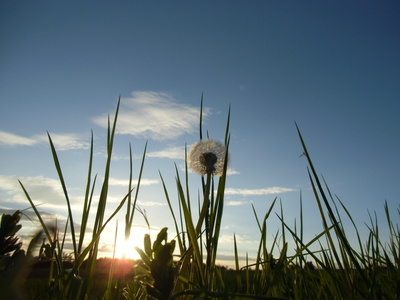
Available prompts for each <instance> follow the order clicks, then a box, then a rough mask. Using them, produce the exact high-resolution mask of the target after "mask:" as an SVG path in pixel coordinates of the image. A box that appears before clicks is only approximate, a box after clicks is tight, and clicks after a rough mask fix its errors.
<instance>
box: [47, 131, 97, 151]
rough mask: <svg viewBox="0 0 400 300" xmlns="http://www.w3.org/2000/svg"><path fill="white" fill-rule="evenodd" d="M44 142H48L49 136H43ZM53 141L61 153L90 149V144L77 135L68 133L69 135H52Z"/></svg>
mask: <svg viewBox="0 0 400 300" xmlns="http://www.w3.org/2000/svg"><path fill="white" fill-rule="evenodd" d="M41 137H42V140H45V141H46V142H47V141H48V138H47V135H44V136H41ZM50 137H51V140H52V141H53V143H54V146H55V147H56V149H57V150H59V151H65V150H78V149H89V147H90V143H89V142H88V141H87V140H84V138H83V137H82V136H81V135H79V134H75V133H67V134H59V133H53V134H50Z"/></svg>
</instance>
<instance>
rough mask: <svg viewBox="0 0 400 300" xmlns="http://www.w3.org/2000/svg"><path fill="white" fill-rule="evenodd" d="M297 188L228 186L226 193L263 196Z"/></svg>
mask: <svg viewBox="0 0 400 300" xmlns="http://www.w3.org/2000/svg"><path fill="white" fill-rule="evenodd" d="M294 191H297V190H296V189H290V188H283V187H277V186H274V187H270V188H265V189H234V188H227V189H226V190H225V194H226V195H241V196H262V195H271V194H282V193H287V192H294Z"/></svg>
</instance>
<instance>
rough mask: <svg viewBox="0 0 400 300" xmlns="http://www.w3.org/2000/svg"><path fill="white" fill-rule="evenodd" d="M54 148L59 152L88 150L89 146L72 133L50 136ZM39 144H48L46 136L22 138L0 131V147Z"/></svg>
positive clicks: (79, 136)
mask: <svg viewBox="0 0 400 300" xmlns="http://www.w3.org/2000/svg"><path fill="white" fill-rule="evenodd" d="M50 136H51V139H52V141H53V143H54V146H55V147H56V149H57V150H59V151H65V150H76V149H88V148H89V147H90V144H89V143H88V142H86V141H84V140H83V138H82V136H81V135H78V134H74V133H67V134H59V133H55V134H51V135H50ZM39 143H49V139H48V137H47V135H46V134H40V135H39V134H37V135H34V136H32V137H23V136H19V135H16V134H13V133H9V132H5V131H0V146H33V145H36V144H39Z"/></svg>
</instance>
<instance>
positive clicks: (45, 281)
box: [0, 103, 400, 300]
mask: <svg viewBox="0 0 400 300" xmlns="http://www.w3.org/2000/svg"><path fill="white" fill-rule="evenodd" d="M118 110H119V103H118V106H117V109H116V114H115V119H114V120H112V121H111V120H110V122H109V128H108V139H107V150H108V156H107V159H106V163H105V168H104V180H103V182H102V183H101V187H102V188H101V194H100V198H99V199H97V200H96V203H97V210H96V211H95V212H92V211H91V210H90V208H91V204H92V201H93V199H92V195H93V188H94V184H95V181H96V178H93V177H92V169H91V166H92V158H93V139H92V143H91V148H90V154H89V163H88V178H87V183H86V186H87V189H86V193H85V201H84V203H83V208H82V211H83V214H82V218H81V220H79V223H80V224H81V226H80V228H79V234H77V228H75V227H74V226H75V225H74V224H76V223H75V221H74V216H73V212H72V210H71V205H70V201H69V197H68V191H67V189H66V184H65V182H64V178H63V174H62V168H61V166H60V163H59V161H58V158H57V153H56V151H55V148H54V145H53V143H52V140H51V137H50V136H49V142H50V147H51V150H52V153H53V160H54V164H55V168H56V170H57V173H58V175H59V179H60V184H61V186H62V188H63V190H64V195H65V200H66V209H67V211H68V212H69V214H68V221H69V222H68V223H67V226H68V228H67V227H66V228H61V229H57V230H56V229H54V228H49V227H47V226H46V224H45V223H44V221H43V219H42V218H41V215H40V213H39V211H38V210H37V208H36V206H35V203H34V201H33V200H34V199H31V197H30V195H29V191H27V190H26V189H25V187H24V185H23V183H22V182H20V184H21V188H22V189H23V191H24V193H25V195H26V197H27V201H28V202H29V203H30V205H31V207H32V209H33V210H34V211H35V213H36V215H37V218H38V219H39V222H40V223H41V225H42V232H40V233H38V234H37V236H35V237H34V238H33V239H32V241H31V243H30V245H29V247H27V251H23V250H21V244H20V243H19V240H18V235H17V233H18V231H19V230H20V228H21V226H20V225H19V220H20V218H21V212H19V211H16V212H15V213H14V214H13V215H3V216H2V221H1V229H0V234H1V244H0V251H1V252H0V257H1V260H0V262H1V264H0V290H1V291H2V292H1V297H0V298H1V299H82V300H84V299H87V300H89V299H105V300H107V299H400V270H399V264H400V253H399V251H400V249H399V245H400V231H399V227H398V217H399V215H400V209H399V208H398V207H397V208H389V207H388V205H387V204H386V203H384V204H383V209H384V210H385V213H386V224H378V223H377V221H376V219H375V218H374V217H373V216H370V224H368V225H367V226H368V229H369V236H368V238H367V240H361V237H360V235H359V231H358V227H357V224H355V223H354V222H353V219H352V216H351V213H350V212H349V211H348V210H347V209H346V207H345V206H344V205H343V203H342V202H341V201H340V199H338V198H335V197H333V196H332V193H331V191H330V190H329V187H328V184H327V183H326V182H325V181H324V180H323V178H320V177H319V176H318V175H317V172H316V169H315V167H314V165H313V163H312V160H311V158H310V156H309V153H308V150H307V147H306V144H305V142H304V140H303V138H302V135H301V132H300V130H299V128H297V131H298V135H299V139H300V143H301V145H302V147H303V150H304V156H305V157H306V158H307V160H308V165H309V166H308V176H309V180H310V183H311V186H312V189H313V192H314V196H315V201H316V204H317V206H318V208H319V217H320V218H321V222H322V224H323V230H322V231H321V232H320V233H319V234H318V235H316V236H315V237H314V238H313V239H312V240H304V237H303V236H304V230H303V228H304V220H303V217H302V216H303V213H302V205H301V204H302V203H301V202H302V199H301V198H300V199H299V201H300V211H299V215H300V222H299V225H298V226H294V227H292V226H289V225H288V224H289V223H287V222H286V220H285V218H284V212H283V209H282V206H281V207H280V214H278V218H279V219H280V221H281V230H280V234H279V236H278V234H277V235H276V236H275V238H274V240H273V242H272V243H271V242H268V243H267V223H268V219H269V217H270V215H271V212H273V211H275V210H276V209H278V211H279V207H275V206H276V205H277V203H279V202H278V201H277V199H275V201H273V203H272V205H271V207H270V208H269V209H268V211H266V212H265V214H263V215H261V216H260V215H258V214H257V213H256V211H255V210H254V218H255V220H256V221H257V228H256V230H258V231H259V234H260V235H259V236H260V238H259V246H258V249H257V256H256V259H255V262H254V263H253V262H252V263H251V264H250V262H249V259H247V263H246V264H245V265H244V266H241V265H239V259H238V251H237V243H236V239H235V243H234V245H233V246H234V249H235V250H234V256H235V268H233V269H226V268H223V267H220V266H218V265H216V259H217V250H218V240H219V234H220V229H221V227H220V226H221V219H222V216H223V208H224V191H225V183H226V174H227V166H228V161H229V141H230V134H229V123H230V111H229V112H228V116H227V125H226V130H225V138H224V143H223V144H220V143H216V142H215V141H213V140H210V139H208V138H204V137H203V134H202V113H201V111H202V105H201V110H200V126H199V133H200V135H199V142H198V143H197V144H196V145H195V146H194V147H193V148H192V149H190V151H189V152H187V153H186V157H185V158H186V160H185V161H186V172H184V174H183V176H182V174H180V172H179V171H178V168H176V186H174V187H168V186H166V184H165V181H164V179H163V177H162V175H161V174H160V178H161V181H162V184H163V188H164V192H165V198H166V202H167V203H168V206H169V208H170V212H171V216H172V218H173V220H174V225H175V231H176V232H178V233H179V234H178V236H177V237H176V238H175V239H173V240H169V239H168V230H167V228H163V229H162V230H161V231H160V232H159V234H158V236H157V237H156V238H155V240H154V241H151V238H150V236H149V235H145V236H144V248H143V249H136V250H137V251H138V253H139V254H140V256H141V260H140V261H137V262H132V261H121V260H113V259H108V260H102V259H99V258H98V249H99V238H100V236H101V234H102V232H103V230H104V228H105V227H106V226H107V225H108V223H109V222H110V220H112V219H113V218H114V216H115V214H116V213H118V212H119V211H121V210H122V209H123V208H124V207H125V208H126V214H125V216H126V217H125V219H126V227H125V235H126V237H127V238H128V237H129V235H130V229H131V227H132V223H133V219H134V213H135V211H136V210H135V207H136V200H137V196H138V192H139V187H140V180H141V174H142V171H143V167H144V161H145V156H146V146H145V148H144V152H143V158H142V163H141V167H140V170H139V172H138V174H139V176H138V184H137V186H135V187H133V186H132V181H133V179H132V173H133V172H132V151H130V156H131V159H130V170H131V172H130V178H129V182H130V183H129V185H128V186H127V194H126V196H125V197H124V198H123V199H121V202H120V204H119V206H118V207H117V209H116V210H115V211H114V212H113V213H112V214H111V215H110V216H109V217H108V218H106V217H105V207H106V203H107V196H108V179H109V172H110V171H109V170H110V164H111V157H112V149H113V142H114V134H115V129H116V125H117V118H118ZM296 126H297V125H296ZM189 168H192V169H193V170H194V171H195V172H197V173H199V178H200V180H201V183H202V191H203V193H202V195H201V201H199V207H198V211H199V217H198V218H196V220H195V219H194V216H193V215H192V214H191V208H190V206H191V205H192V204H191V203H190V200H189V197H188V195H189V190H190V187H189V185H188V170H189ZM170 188H173V189H177V191H178V199H171V198H170V196H169V192H168V191H169V189H170ZM133 191H134V192H133ZM172 201H178V203H179V211H174V210H173V208H172V207H173V206H172ZM339 211H344V214H342V215H341V214H340V213H339ZM93 213H94V215H95V222H94V224H90V228H93V232H91V235H90V241H91V242H90V243H88V244H85V243H84V239H85V236H87V232H86V228H88V220H89V215H91V214H93ZM345 219H346V221H350V224H352V225H353V226H352V227H351V228H344V226H343V223H344V222H343V220H345ZM290 224H292V223H290ZM383 226H385V227H386V228H388V231H389V238H388V239H385V240H382V239H381V236H380V235H379V232H380V230H382V227H383ZM349 230H351V231H355V233H356V237H357V239H356V241H355V242H353V241H350V240H349V239H348V238H347V234H346V233H347V232H348V231H349ZM43 235H44V236H45V237H46V239H47V242H48V243H47V244H46V245H45V247H44V248H43V250H44V251H43V253H42V259H43V260H45V261H46V263H47V265H42V266H40V265H39V264H36V265H35V267H34V268H33V269H32V271H31V273H29V270H28V267H29V266H31V265H32V259H31V257H32V255H33V253H32V249H34V247H35V246H37V245H39V241H42V239H43ZM66 239H68V240H72V244H73V252H72V254H71V256H70V257H69V258H68V259H69V261H70V263H68V264H66V263H65V262H64V261H65V256H64V253H65V252H64V250H65V249H64V243H65V240H66ZM289 241H291V242H293V243H294V245H295V249H294V250H295V253H294V254H291V255H289V254H288V242H289ZM277 253H278V254H277ZM23 278H27V280H25V281H24V280H23ZM4 297H5V298H4Z"/></svg>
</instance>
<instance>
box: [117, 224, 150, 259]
mask: <svg viewBox="0 0 400 300" xmlns="http://www.w3.org/2000/svg"><path fill="white" fill-rule="evenodd" d="M146 233H148V229H147V228H144V227H132V230H131V234H130V237H129V239H128V240H125V235H124V233H123V232H122V233H121V234H119V235H118V238H117V242H116V245H115V258H128V259H139V258H140V255H139V253H138V252H137V251H136V250H135V247H138V248H140V249H143V238H144V235H145V234H146Z"/></svg>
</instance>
